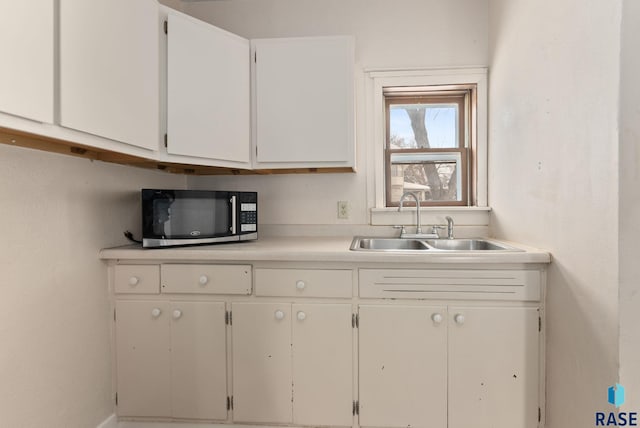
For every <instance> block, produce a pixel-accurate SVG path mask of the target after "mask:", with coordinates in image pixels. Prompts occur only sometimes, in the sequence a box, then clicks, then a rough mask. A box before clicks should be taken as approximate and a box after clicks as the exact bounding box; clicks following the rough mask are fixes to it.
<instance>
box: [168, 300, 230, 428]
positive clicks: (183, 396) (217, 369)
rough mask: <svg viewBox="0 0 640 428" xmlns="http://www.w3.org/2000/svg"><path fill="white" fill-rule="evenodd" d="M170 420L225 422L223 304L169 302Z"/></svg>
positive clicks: (225, 357)
mask: <svg viewBox="0 0 640 428" xmlns="http://www.w3.org/2000/svg"><path fill="white" fill-rule="evenodd" d="M171 318H172V322H171V344H172V347H171V402H172V407H173V417H175V418H189V419H217V420H225V419H226V418H227V374H226V370H227V363H226V362H227V355H226V327H225V304H224V303H220V302H172V307H171Z"/></svg>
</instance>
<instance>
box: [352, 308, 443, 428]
mask: <svg viewBox="0 0 640 428" xmlns="http://www.w3.org/2000/svg"><path fill="white" fill-rule="evenodd" d="M443 309H446V308H441V307H426V306H404V305H402V306H386V305H379V306H370V305H361V306H360V309H359V315H360V322H359V324H360V327H359V347H360V359H359V371H360V383H359V393H360V425H362V426H366V427H409V426H411V427H434V428H436V427H443V428H444V427H446V426H447V425H446V423H447V394H446V390H447V324H446V322H445V321H444V317H446V313H444V311H443ZM436 315H439V316H440V317H442V320H441V321H440V322H435V321H433V320H432V318H434V317H435V318H436V319H438V318H437V317H436Z"/></svg>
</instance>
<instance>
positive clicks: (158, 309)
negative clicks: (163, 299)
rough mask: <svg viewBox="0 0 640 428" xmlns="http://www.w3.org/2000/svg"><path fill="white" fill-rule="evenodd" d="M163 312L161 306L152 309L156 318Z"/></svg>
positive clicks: (152, 313) (152, 314)
mask: <svg viewBox="0 0 640 428" xmlns="http://www.w3.org/2000/svg"><path fill="white" fill-rule="evenodd" d="M161 313H162V311H161V310H160V308H153V309H152V310H151V316H152V317H154V318H158V317H159V316H160V314H161Z"/></svg>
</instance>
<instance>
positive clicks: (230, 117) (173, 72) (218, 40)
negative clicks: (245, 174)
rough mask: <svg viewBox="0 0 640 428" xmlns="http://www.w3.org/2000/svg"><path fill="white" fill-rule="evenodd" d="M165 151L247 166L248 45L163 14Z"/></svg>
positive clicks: (207, 26) (194, 22) (209, 27)
mask: <svg viewBox="0 0 640 428" xmlns="http://www.w3.org/2000/svg"><path fill="white" fill-rule="evenodd" d="M167 49H168V52H167V55H168V58H167V134H168V145H167V152H168V153H170V154H177V155H186V156H196V157H202V158H209V159H218V160H222V161H229V162H239V163H242V164H244V166H247V167H248V166H249V164H250V160H251V159H250V145H251V140H250V107H249V103H250V61H249V59H250V57H249V55H250V53H249V52H250V48H249V41H248V40H246V39H243V38H241V37H239V36H236V35H234V34H231V33H229V32H226V31H224V30H221V29H219V28H217V27H214V26H212V25H210V24H207V23H205V22H202V21H199V20H197V19H194V18H191V17H189V16H187V15H184V14H181V13H179V12H174V11H171V12H169V16H168V47H167Z"/></svg>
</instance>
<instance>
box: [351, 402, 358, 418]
mask: <svg viewBox="0 0 640 428" xmlns="http://www.w3.org/2000/svg"><path fill="white" fill-rule="evenodd" d="M352 413H353V415H354V416H355V415H359V414H360V402H359V401H354V402H353V407H352Z"/></svg>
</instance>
